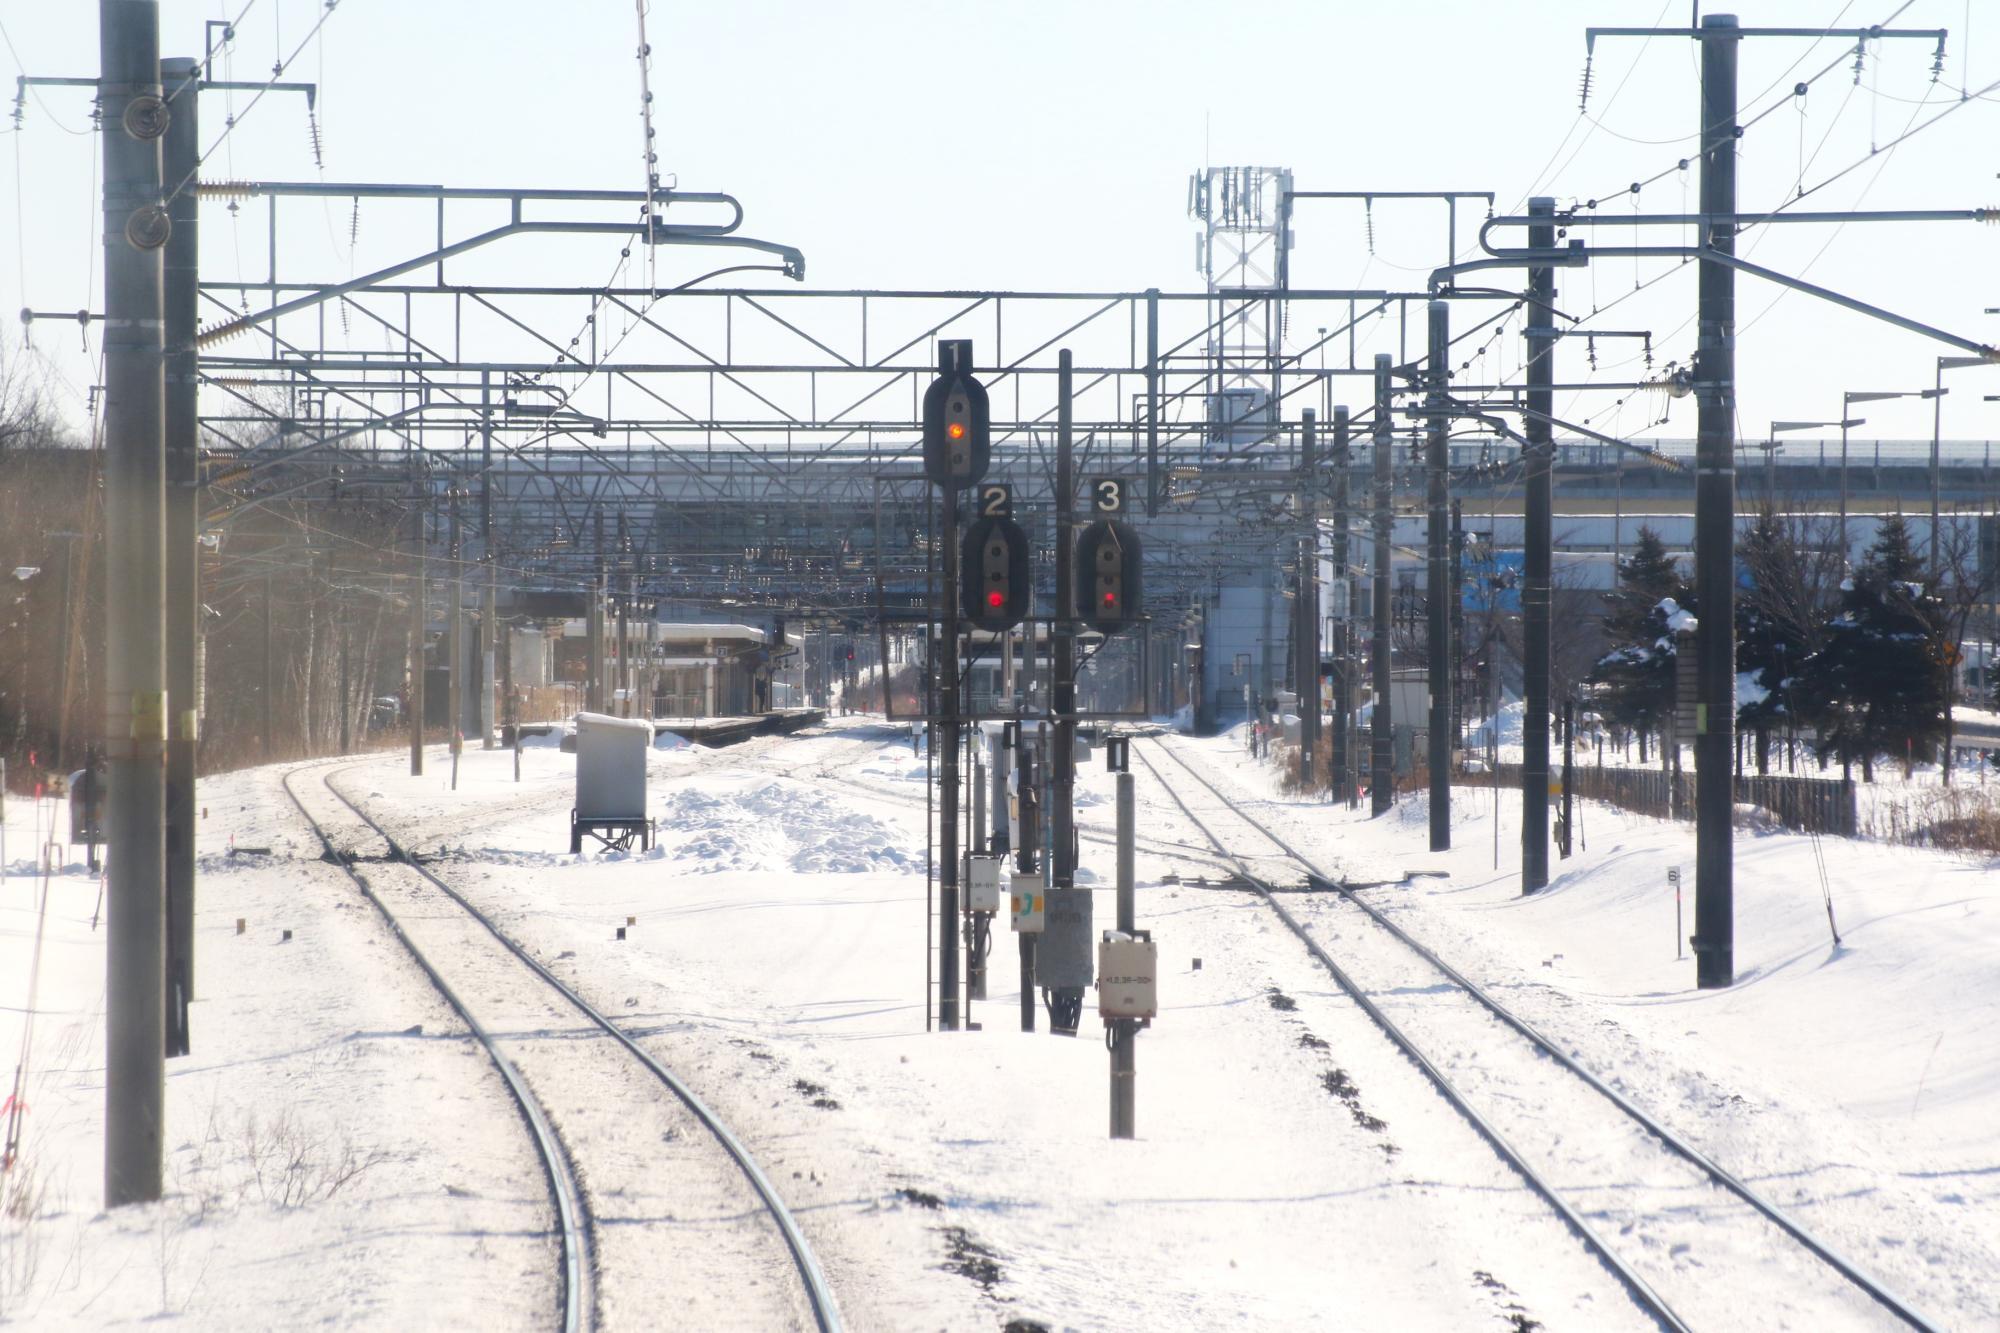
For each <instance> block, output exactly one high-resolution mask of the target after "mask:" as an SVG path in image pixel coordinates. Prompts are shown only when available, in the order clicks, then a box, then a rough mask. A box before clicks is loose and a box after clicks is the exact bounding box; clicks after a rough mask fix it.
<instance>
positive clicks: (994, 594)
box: [986, 588, 1007, 610]
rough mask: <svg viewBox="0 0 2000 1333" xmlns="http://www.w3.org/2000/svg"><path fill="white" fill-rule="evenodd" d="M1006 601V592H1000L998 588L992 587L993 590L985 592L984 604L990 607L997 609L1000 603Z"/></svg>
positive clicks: (1002, 603)
mask: <svg viewBox="0 0 2000 1333" xmlns="http://www.w3.org/2000/svg"><path fill="white" fill-rule="evenodd" d="M1006 601H1007V594H1006V593H1004V592H1001V591H1000V590H999V589H998V588H994V589H993V590H991V591H990V592H988V593H987V594H986V604H987V605H988V606H990V607H993V608H994V609H995V610H998V609H999V608H1000V607H1001V606H1002V605H1004V604H1005V603H1006Z"/></svg>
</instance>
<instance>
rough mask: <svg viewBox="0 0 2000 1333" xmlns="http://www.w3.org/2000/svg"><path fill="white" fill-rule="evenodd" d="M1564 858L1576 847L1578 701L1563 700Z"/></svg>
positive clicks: (1566, 858)
mask: <svg viewBox="0 0 2000 1333" xmlns="http://www.w3.org/2000/svg"><path fill="white" fill-rule="evenodd" d="M1562 786H1563V794H1562V826H1563V835H1562V856H1563V859H1564V860H1565V861H1567V860H1568V859H1569V854H1570V850H1571V848H1573V847H1574V846H1575V845H1576V700H1574V699H1565V700H1563V781H1562Z"/></svg>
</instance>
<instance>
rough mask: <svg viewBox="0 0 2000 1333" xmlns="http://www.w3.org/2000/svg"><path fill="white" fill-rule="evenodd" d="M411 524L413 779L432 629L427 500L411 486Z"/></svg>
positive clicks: (420, 747) (419, 762) (420, 760)
mask: <svg viewBox="0 0 2000 1333" xmlns="http://www.w3.org/2000/svg"><path fill="white" fill-rule="evenodd" d="M414 480H415V479H414V477H413V478H412V481H413V482H414ZM410 489H411V497H410V501H411V502H410V523H411V529H412V531H411V543H410V545H411V550H410V646H409V649H408V656H409V662H410V684H409V689H408V690H407V693H408V695H409V707H410V716H409V719H408V720H409V724H410V776H411V777H413V778H420V777H422V776H423V775H424V706H425V699H424V687H425V685H426V683H427V682H426V681H425V679H424V639H425V637H426V635H427V633H428V631H429V629H430V623H429V612H428V610H427V608H426V607H425V605H424V603H425V601H426V600H427V598H426V595H425V587H424V510H425V507H426V506H425V500H424V497H423V495H422V494H421V493H419V492H418V491H417V488H416V487H415V486H414V485H412V486H411V488H410Z"/></svg>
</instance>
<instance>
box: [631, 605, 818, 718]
mask: <svg viewBox="0 0 2000 1333" xmlns="http://www.w3.org/2000/svg"><path fill="white" fill-rule="evenodd" d="M612 623H613V624H614V625H615V626H616V629H615V630H614V632H613V642H614V644H615V650H614V652H613V654H612V661H613V662H615V663H617V665H616V666H614V667H613V668H612V671H611V698H612V701H613V706H614V711H616V712H617V713H618V715H619V716H620V717H630V716H632V661H631V658H632V599H631V598H629V597H627V596H625V590H624V589H623V588H620V589H619V590H618V607H617V614H616V615H615V616H614V617H613V618H612ZM806 642H807V640H806V638H805V636H803V635H801V636H800V639H799V652H800V654H802V655H803V654H804V652H805V650H806ZM621 695H622V696H623V698H620V697H619V696H621Z"/></svg>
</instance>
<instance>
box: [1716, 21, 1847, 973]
mask: <svg viewBox="0 0 2000 1333" xmlns="http://www.w3.org/2000/svg"><path fill="white" fill-rule="evenodd" d="M1701 33H1702V36H1701V126H1702V143H1701V211H1702V212H1703V213H1704V214H1706V215H1708V216H1710V217H1718V216H1719V217H1730V216H1733V215H1734V214H1735V212H1736V132H1737V131H1736V54H1737V43H1738V41H1740V40H1741V39H1740V37H1739V36H1738V32H1737V24H1736V16H1735V15H1734V14H1704V15H1703V16H1702V20H1701ZM1707 241H1708V244H1709V246H1711V247H1712V248H1714V249H1715V250H1717V251H1720V252H1722V253H1724V254H1733V253H1734V252H1735V249H1736V229H1735V227H1734V226H1732V225H1730V224H1729V223H1714V224H1711V226H1710V228H1709V232H1708V237H1707ZM1697 283H1698V288H1697V291H1698V301H1699V305H1698V313H1699V315H1700V333H1699V336H1698V339H1697V341H1696V344H1695V355H1694V392H1695V402H1696V412H1697V415H1696V436H1695V462H1696V470H1695V518H1694V524H1695V542H1694V552H1695V598H1696V600H1697V602H1698V603H1699V604H1700V606H1701V622H1700V624H1699V626H1698V627H1697V628H1696V630H1695V736H1694V764H1695V900H1694V956H1695V984H1696V985H1697V986H1699V987H1701V988H1702V989H1704V990H1708V989H1715V988H1719V987H1724V986H1728V985H1729V984H1731V982H1732V981H1734V980H1735V975H1736V925H1735V848H1734V846H1733V845H1732V842H1731V840H1732V839H1733V838H1734V837H1735V828H1734V819H1733V816H1734V813H1735V811H1734V801H1735V785H1734V781H1733V776H1732V773H1731V769H1730V762H1731V758H1732V755H1731V751H1732V750H1733V749H1734V748H1735V741H1736V605H1735V603H1736V570H1735V563H1736V549H1735V547H1736V489H1735V483H1736V473H1735V469H1736V447H1735V445H1736V273H1735V270H1733V269H1731V268H1730V267H1729V266H1728V265H1726V264H1720V263H1716V262H1715V261H1713V260H1703V261H1701V268H1700V271H1699V273H1698V274H1697ZM1841 419H1842V420H1843V421H1845V420H1846V419H1847V414H1846V412H1845V411H1843V412H1842V413H1841ZM1842 475H1843V477H1844V476H1845V471H1844V470H1843V474H1842ZM1846 536H1847V533H1846V525H1845V523H1844V522H1843V524H1842V531H1841V539H1842V542H1843V546H1844V543H1845V541H1846ZM1845 554H1846V552H1845V550H1844V549H1843V551H1842V555H1843V556H1844V555H1845Z"/></svg>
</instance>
